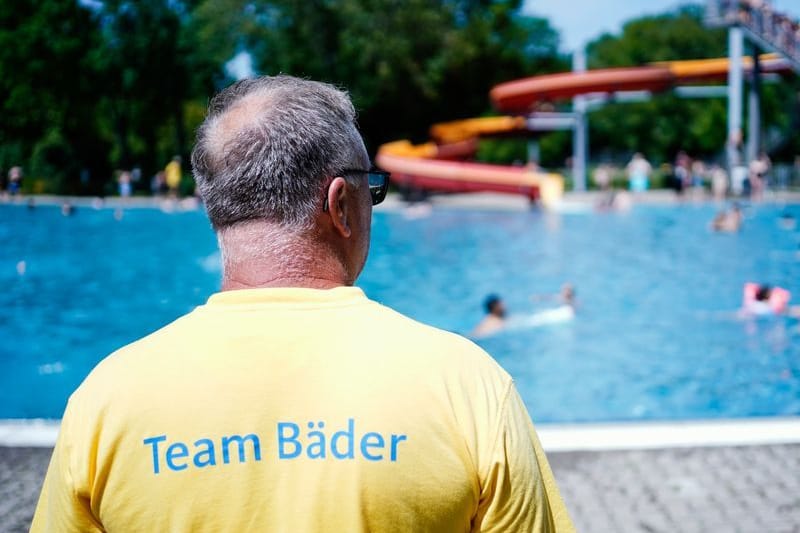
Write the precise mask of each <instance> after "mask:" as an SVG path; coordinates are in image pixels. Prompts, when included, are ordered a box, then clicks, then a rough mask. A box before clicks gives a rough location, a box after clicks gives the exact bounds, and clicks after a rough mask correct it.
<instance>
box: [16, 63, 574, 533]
mask: <svg viewBox="0 0 800 533" xmlns="http://www.w3.org/2000/svg"><path fill="white" fill-rule="evenodd" d="M354 119H355V112H354V110H353V106H352V104H351V103H350V100H349V99H348V97H347V95H346V94H345V93H342V92H340V91H338V90H336V89H335V88H333V87H331V86H329V85H325V84H321V83H316V82H311V81H304V80H299V79H296V78H292V77H288V76H278V77H272V78H270V77H264V78H258V79H252V80H245V81H241V82H239V83H236V84H235V85H233V86H231V87H229V88H228V89H226V90H225V91H223V92H222V93H221V94H220V95H218V96H217V97H216V98H214V99H213V100H212V102H211V105H210V108H209V115H208V117H207V119H206V121H205V123H204V124H203V125H202V126H201V128H200V130H199V132H198V140H197V145H196V147H195V149H194V153H193V155H192V163H193V166H194V172H195V176H196V179H197V182H198V186H199V190H200V193H201V195H202V197H203V200H204V202H205V205H206V207H207V210H208V215H209V218H210V220H211V223H212V225H213V226H214V228H215V230H216V232H217V235H218V239H219V244H220V248H221V252H222V258H223V266H224V273H223V281H222V289H223V291H222V292H221V293H219V294H216V295H213V296H212V297H211V298H210V300H209V301H208V303H207V304H206V305H204V306H201V307H199V308H197V309H196V310H195V311H193V312H191V313H189V314H188V315H186V316H184V317H183V318H180V319H178V320H177V321H176V322H174V323H172V324H170V325H168V326H167V327H165V328H163V329H162V330H160V331H158V332H156V333H154V334H152V335H150V336H148V337H145V338H144V339H142V340H140V341H138V342H135V343H133V344H132V345H130V346H127V347H125V348H123V349H122V350H120V351H118V352H117V353H115V354H113V355H112V356H111V357H108V358H107V359H105V360H104V361H103V362H102V363H100V364H99V365H98V367H97V368H96V369H95V370H93V371H92V373H91V375H90V376H89V377H88V378H87V379H86V380H85V381H84V383H83V384H82V385H81V386H80V387H79V389H78V390H77V391H76V392H75V393H74V394H73V395H72V397H71V398H70V401H69V404H68V406H67V409H66V412H65V414H64V418H63V422H62V428H61V433H60V435H59V440H58V443H57V445H56V448H55V450H54V452H53V458H52V461H51V464H50V468H49V470H48V474H47V478H46V480H45V484H44V488H43V489H42V496H41V498H40V501H39V505H38V508H37V511H36V515H35V517H34V522H33V527H32V530H33V531H59V532H62V531H101V530H105V531H214V532H218V531H292V532H296V531H299V532H303V531H465V530H473V531H479V530H483V531H489V530H495V531H553V530H558V531H571V530H572V526H571V524H570V521H569V517H568V516H567V513H566V511H565V509H564V506H563V504H562V502H561V498H560V496H559V494H558V490H557V488H556V486H555V483H554V481H553V477H552V474H551V472H550V468H549V466H548V464H547V460H546V458H545V456H544V454H543V453H542V450H541V448H540V445H539V442H538V439H537V437H536V434H535V432H534V429H533V426H532V425H531V422H530V419H529V417H528V415H527V413H526V411H525V408H524V406H523V404H522V401H521V400H520V397H519V395H518V394H517V392H516V390H515V388H514V385H513V383H512V381H511V379H510V378H509V376H508V375H507V374H506V373H505V372H504V371H503V370H501V369H500V368H499V367H498V366H497V364H495V363H494V361H493V360H492V359H491V358H490V357H489V356H488V355H487V354H485V353H484V352H483V351H481V350H480V349H479V348H477V347H476V346H474V345H473V344H471V343H470V342H469V341H466V340H465V339H462V338H460V337H458V336H455V335H452V334H449V333H445V332H442V331H439V330H435V329H433V328H429V327H427V326H423V325H421V324H418V323H416V322H414V321H412V320H410V319H408V318H405V317H403V316H401V315H399V314H397V313H395V312H394V311H391V310H390V309H387V308H385V307H383V306H381V305H379V304H377V303H375V302H372V301H370V300H368V299H367V298H366V297H365V296H364V294H363V293H362V292H361V291H360V290H359V289H357V288H354V287H353V286H352V285H353V283H354V282H355V280H356V278H357V277H358V275H359V273H360V272H361V269H362V268H363V266H364V262H365V260H366V257H367V249H368V247H369V239H370V223H371V213H372V205H373V204H375V203H378V202H380V201H381V200H382V199H383V196H384V195H385V193H386V187H387V185H388V183H387V181H386V180H387V178H388V176H387V175H386V174H385V173H380V172H371V171H370V170H369V161H368V158H367V153H366V151H365V149H364V144H363V142H362V140H361V137H360V135H359V133H358V131H357V130H356V126H355V122H354Z"/></svg>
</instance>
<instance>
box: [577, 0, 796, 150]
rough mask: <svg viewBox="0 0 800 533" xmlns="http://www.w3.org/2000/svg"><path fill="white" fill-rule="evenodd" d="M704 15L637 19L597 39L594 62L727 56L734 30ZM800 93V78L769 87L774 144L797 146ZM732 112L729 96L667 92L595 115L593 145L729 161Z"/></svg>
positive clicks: (767, 116)
mask: <svg viewBox="0 0 800 533" xmlns="http://www.w3.org/2000/svg"><path fill="white" fill-rule="evenodd" d="M702 18H703V9H702V7H701V6H696V5H689V6H684V7H682V8H678V9H677V10H675V11H674V12H671V13H666V14H663V15H658V16H650V17H643V18H640V19H636V20H633V21H630V22H628V23H627V24H625V26H624V27H623V31H622V34H621V35H619V36H613V35H604V36H602V37H600V38H599V39H597V40H596V41H594V42H592V43H590V45H589V47H588V56H589V58H588V59H589V65H590V67H592V68H603V67H622V66H635V65H644V64H647V63H650V62H655V61H667V60H678V59H703V58H713V57H724V56H725V55H726V54H727V33H726V31H725V30H724V29H708V28H706V27H704V26H703V23H702ZM792 84H795V88H794V89H792ZM796 93H797V88H796V81H795V82H790V83H786V82H784V83H781V84H778V85H765V86H764V87H763V94H762V123H763V124H764V125H766V126H767V129H768V130H769V129H771V130H772V131H773V137H775V138H776V139H778V141H780V142H776V143H775V144H776V146H775V147H774V148H780V147H784V149H785V150H786V151H790V149H789V148H788V146H791V145H793V142H792V140H793V139H796V138H797V136H796V135H793V126H792V124H794V122H793V121H792V116H793V115H795V116H800V105H798V108H797V109H792V107H790V106H786V102H789V101H791V100H792V94H796ZM726 117H727V101H726V100H725V99H724V98H705V99H686V98H679V97H677V96H675V95H674V94H673V93H664V94H657V95H655V96H654V97H653V98H652V99H651V100H649V101H647V102H641V103H624V104H610V105H606V106H604V107H603V108H601V109H599V110H597V111H594V112H592V114H591V118H590V122H589V124H590V137H589V139H590V143H591V150H592V153H593V154H595V155H598V154H601V155H603V156H604V157H605V158H606V159H609V158H610V159H617V160H622V159H624V158H626V157H628V156H629V155H630V154H631V153H632V152H636V151H641V152H643V153H645V154H646V156H647V157H648V158H649V159H650V160H651V161H652V162H654V163H660V162H664V161H672V159H673V158H674V156H675V155H676V154H677V152H678V151H680V150H684V151H686V152H687V153H689V154H690V155H692V156H695V157H703V158H706V159H711V158H717V159H722V158H723V153H722V150H723V148H724V144H725V139H726V131H727V125H726V120H727V118H726ZM795 122H796V120H795ZM794 127H796V125H795V126H794ZM745 128H746V123H745ZM783 141H788V142H783ZM794 145H795V146H796V145H797V143H796V142H795V143H794ZM797 147H798V148H800V146H797ZM768 148H772V147H770V146H768Z"/></svg>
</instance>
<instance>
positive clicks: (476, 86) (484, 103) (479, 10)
mask: <svg viewBox="0 0 800 533" xmlns="http://www.w3.org/2000/svg"><path fill="white" fill-rule="evenodd" d="M519 8H520V1H519V0H511V1H509V0H507V1H494V2H488V1H476V0H471V1H470V0H460V1H441V0H438V1H437V0H408V1H405V2H399V1H397V0H341V1H332V0H309V1H306V2H294V1H292V0H276V1H271V2H266V1H247V0H224V1H219V0H216V1H214V0H206V1H204V2H201V3H200V4H199V5H198V7H197V9H196V10H195V25H196V30H195V31H196V32H197V33H198V35H201V36H202V39H201V40H202V41H205V47H206V48H207V49H208V54H209V55H213V56H214V57H215V60H216V61H218V62H219V61H224V60H227V59H229V58H230V57H232V56H233V55H234V54H235V53H237V52H238V51H241V50H246V51H248V52H249V53H250V54H251V55H252V57H253V59H254V63H255V66H256V68H257V70H258V71H259V72H261V73H264V74H276V73H279V72H283V73H288V74H294V75H298V76H307V77H311V78H314V79H320V80H323V81H329V82H332V83H335V84H338V85H342V86H344V87H347V88H348V90H349V91H350V93H351V94H352V96H353V100H354V102H355V104H356V107H357V108H358V109H359V110H360V117H359V122H360V125H361V127H362V130H363V132H364V134H365V137H366V138H367V141H368V145H370V147H371V148H375V147H376V146H377V145H378V144H380V143H381V142H384V141H387V140H391V139H395V138H398V137H412V138H416V139H421V138H424V137H425V136H426V134H427V129H428V127H429V126H430V124H431V123H432V122H435V121H438V120H452V119H454V118H458V117H465V116H472V115H478V114H481V113H483V112H485V111H486V110H487V109H488V108H489V102H488V91H489V89H490V88H491V86H492V85H493V84H495V83H497V82H500V81H505V80H507V79H510V78H513V77H519V76H523V75H531V74H534V73H536V72H541V71H543V70H547V69H553V68H557V66H558V61H557V54H556V48H557V44H558V35H557V33H556V32H555V30H553V29H552V28H551V27H550V26H549V24H548V23H547V21H545V20H543V19H536V18H531V17H525V16H523V15H521V14H520V13H519Z"/></svg>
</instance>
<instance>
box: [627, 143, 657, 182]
mask: <svg viewBox="0 0 800 533" xmlns="http://www.w3.org/2000/svg"><path fill="white" fill-rule="evenodd" d="M652 170H653V167H652V166H651V165H650V162H649V161H648V160H647V159H645V158H644V156H643V155H642V154H641V153H639V152H636V153H635V154H633V158H632V159H631V160H630V162H629V163H628V167H627V172H628V180H629V181H630V189H631V191H633V192H643V191H646V190H647V189H648V188H649V186H650V173H651V172H652Z"/></svg>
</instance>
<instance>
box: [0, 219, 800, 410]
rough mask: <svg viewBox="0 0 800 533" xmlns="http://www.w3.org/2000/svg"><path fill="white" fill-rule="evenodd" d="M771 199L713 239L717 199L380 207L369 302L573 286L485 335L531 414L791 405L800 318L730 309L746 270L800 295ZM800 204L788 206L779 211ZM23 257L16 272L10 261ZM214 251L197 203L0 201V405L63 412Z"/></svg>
mask: <svg viewBox="0 0 800 533" xmlns="http://www.w3.org/2000/svg"><path fill="white" fill-rule="evenodd" d="M783 209H784V208H782V207H778V206H766V205H765V206H758V207H755V208H751V209H749V210H748V212H747V219H746V221H745V225H744V228H743V230H742V231H741V233H739V234H737V235H715V234H712V233H710V232H709V231H708V229H707V225H708V222H709V220H710V219H711V217H712V216H713V214H714V211H715V207H714V206H711V205H707V204H704V205H683V206H664V207H655V206H639V207H636V208H635V209H634V210H633V211H632V212H630V213H627V214H593V213H584V214H561V215H557V214H546V213H535V212H499V211H468V210H457V209H445V208H437V209H436V210H434V211H433V212H432V213H430V214H429V215H427V216H424V217H421V218H420V217H414V218H411V217H407V216H406V215H405V214H404V212H402V211H398V212H380V213H376V214H375V225H374V230H373V241H372V251H371V255H370V259H369V262H368V264H367V268H366V270H365V272H364V274H363V276H362V278H361V279H360V281H359V285H360V286H362V287H363V288H364V289H365V291H366V292H367V294H368V295H369V296H371V297H372V298H373V299H376V300H378V301H381V302H383V303H385V304H387V305H390V306H392V307H394V308H396V309H398V310H399V311H401V312H403V313H406V314H408V315H410V316H412V317H414V318H417V319H419V320H421V321H424V322H428V323H431V324H434V325H436V326H439V327H442V328H445V329H448V330H452V331H458V332H464V333H465V332H468V331H469V330H470V329H471V328H472V326H473V325H474V324H475V323H476V322H477V321H478V320H479V319H480V318H481V313H482V312H481V303H482V300H483V299H484V297H485V296H486V295H487V294H488V293H491V292H495V293H498V294H500V295H502V296H503V297H504V299H505V300H506V301H507V305H508V307H509V309H510V311H511V312H512V313H516V314H522V315H524V314H530V313H532V312H534V311H535V310H536V309H542V308H546V307H548V306H552V305H553V304H546V303H545V304H543V303H538V304H537V303H533V302H532V301H531V298H530V296H531V295H532V294H541V293H554V292H556V291H557V290H558V288H559V286H560V285H561V284H562V283H563V282H565V281H570V282H572V283H574V284H575V286H576V287H577V294H578V300H579V308H578V312H577V316H576V318H575V319H574V320H572V321H567V322H563V323H558V324H550V325H544V326H541V327H532V328H528V329H519V330H516V331H509V332H505V333H501V334H498V335H496V336H494V337H490V338H487V339H483V340H481V341H479V343H480V344H481V345H482V346H483V347H484V348H486V349H487V350H488V351H489V352H490V353H491V354H492V355H493V356H494V357H495V358H497V360H498V361H499V362H500V363H501V364H502V365H503V366H504V367H505V368H506V369H507V370H508V371H509V372H510V373H511V374H512V375H513V376H514V377H515V379H516V381H517V384H518V387H519V389H520V391H521V393H522V396H523V398H524V399H525V401H526V403H527V405H528V408H529V409H530V411H531V414H532V416H533V417H534V419H535V420H536V421H538V422H573V421H607V420H637V419H648V420H654V419H655V420H664V419H690V418H721V417H746V416H770V415H798V414H800V325H798V323H797V321H796V320H793V319H789V318H772V319H762V320H739V319H737V318H736V317H735V316H734V312H735V310H736V309H737V307H738V306H739V304H740V301H741V290H742V284H743V283H744V282H746V281H748V280H754V281H763V282H769V283H771V284H775V285H781V286H783V287H786V288H787V289H789V290H791V291H792V292H793V293H794V294H795V295H796V298H795V302H796V303H797V300H798V298H797V296H800V257H798V255H797V253H796V252H797V250H798V243H799V242H800V233H798V232H797V230H794V231H787V230H785V229H781V228H780V227H779V226H778V215H779V213H780V212H781V211H782V210H783ZM786 209H788V210H790V211H792V212H793V213H794V215H795V216H796V217H798V218H800V206H789V207H787V208H786ZM21 260H24V261H25V262H26V270H25V274H24V275H19V274H18V272H17V263H18V262H19V261H21ZM218 281H219V257H218V255H217V254H216V251H215V239H214V236H213V234H212V232H211V230H210V229H209V226H208V222H207V220H206V218H205V216H204V215H203V214H202V213H199V212H186V213H174V214H166V213H162V212H160V211H158V210H156V209H135V210H130V211H127V212H126V213H125V217H124V218H123V219H122V220H121V221H116V220H114V218H113V213H112V211H111V210H98V211H95V210H91V209H88V208H86V209H79V210H78V212H77V214H76V215H75V216H73V217H69V218H65V217H62V216H61V214H60V212H59V210H58V208H56V207H37V208H36V209H33V210H28V209H26V208H24V207H21V206H0V286H2V287H3V290H2V291H0V418H33V417H58V416H60V414H61V411H62V410H63V407H64V405H65V402H66V398H67V397H68V395H69V393H70V392H71V391H72V390H73V389H74V388H75V387H76V386H77V385H78V384H79V383H80V381H81V380H82V379H83V377H84V376H85V375H86V373H87V372H88V371H89V370H90V369H91V368H92V366H93V365H94V364H95V363H96V362H97V361H98V360H99V359H101V358H102V357H103V356H105V355H106V354H108V353H109V352H111V351H113V350H114V349H115V348H117V347H119V346H121V345H123V344H125V343H127V342H130V341H132V340H134V339H136V338H138V337H140V336H142V335H144V334H146V333H148V332H150V331H153V330H154V329H157V328H158V327H160V326H162V325H164V324H166V323H168V322H169V321H170V320H172V319H174V318H176V317H178V316H179V315H181V314H183V313H185V312H187V311H189V310H190V309H192V308H193V307H194V306H195V305H198V304H200V303H202V302H203V301H204V300H205V299H206V298H207V296H208V295H209V294H210V293H212V292H214V291H215V290H216V287H217V285H218Z"/></svg>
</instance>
